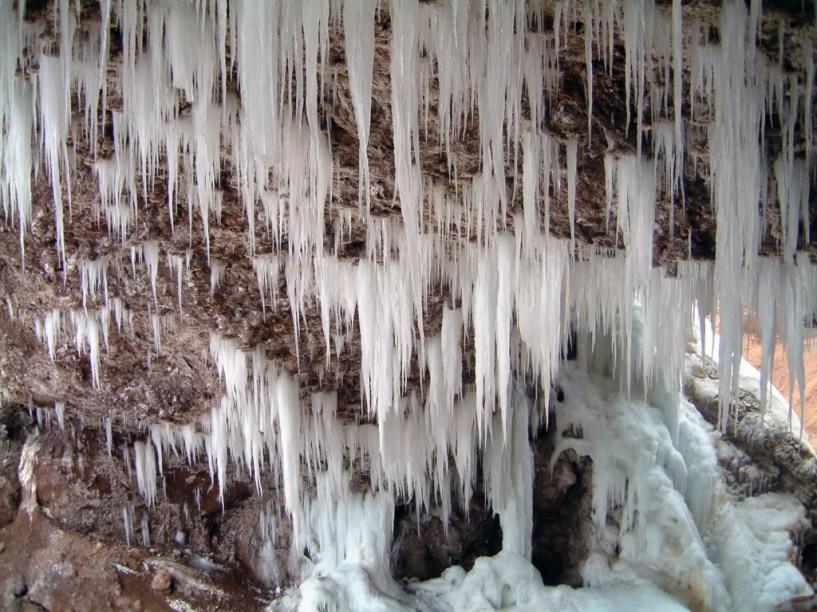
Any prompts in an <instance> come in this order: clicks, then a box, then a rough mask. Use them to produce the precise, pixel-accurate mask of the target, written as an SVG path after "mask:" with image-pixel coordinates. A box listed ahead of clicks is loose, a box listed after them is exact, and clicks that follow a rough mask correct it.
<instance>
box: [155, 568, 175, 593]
mask: <svg viewBox="0 0 817 612" xmlns="http://www.w3.org/2000/svg"><path fill="white" fill-rule="evenodd" d="M150 588H152V589H153V590H154V591H161V592H162V593H166V592H168V591H170V589H172V588H173V579H172V578H171V577H170V574H168V573H167V572H159V573H157V574H156V575H155V576H154V577H153V580H152V581H151V583H150Z"/></svg>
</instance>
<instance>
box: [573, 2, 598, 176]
mask: <svg viewBox="0 0 817 612" xmlns="http://www.w3.org/2000/svg"><path fill="white" fill-rule="evenodd" d="M596 25H598V24H596ZM584 71H585V78H586V85H587V89H586V91H585V97H586V99H587V146H588V148H589V147H590V143H591V137H592V133H593V11H592V10H591V8H590V2H589V0H585V1H584ZM569 160H570V145H568V165H569V164H570V161H569Z"/></svg>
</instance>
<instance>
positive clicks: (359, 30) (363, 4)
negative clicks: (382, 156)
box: [343, 0, 376, 213]
mask: <svg viewBox="0 0 817 612" xmlns="http://www.w3.org/2000/svg"><path fill="white" fill-rule="evenodd" d="M375 5H376V2H375V0H359V1H356V2H344V3H343V32H344V39H343V40H344V48H345V50H346V66H347V68H348V70H349V91H350V92H351V96H352V106H353V108H354V111H355V123H356V124H357V139H358V142H359V151H360V153H359V156H358V168H359V173H360V178H359V183H358V185H359V186H358V191H359V193H358V199H359V202H360V206H361V210H362V206H363V203H364V202H365V204H366V208H365V210H366V212H367V213H368V211H369V206H370V198H371V195H370V189H369V156H368V154H367V153H366V149H367V147H368V144H369V129H370V126H371V114H372V70H373V68H374V9H375Z"/></svg>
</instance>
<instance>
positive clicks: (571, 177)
mask: <svg viewBox="0 0 817 612" xmlns="http://www.w3.org/2000/svg"><path fill="white" fill-rule="evenodd" d="M577 148H578V141H577V140H576V139H575V138H571V139H570V140H568V141H567V214H568V217H569V218H570V250H571V251H572V252H574V253H575V251H576V150H577Z"/></svg>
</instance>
